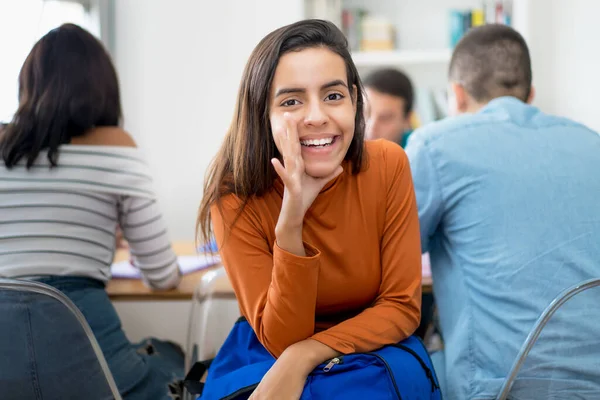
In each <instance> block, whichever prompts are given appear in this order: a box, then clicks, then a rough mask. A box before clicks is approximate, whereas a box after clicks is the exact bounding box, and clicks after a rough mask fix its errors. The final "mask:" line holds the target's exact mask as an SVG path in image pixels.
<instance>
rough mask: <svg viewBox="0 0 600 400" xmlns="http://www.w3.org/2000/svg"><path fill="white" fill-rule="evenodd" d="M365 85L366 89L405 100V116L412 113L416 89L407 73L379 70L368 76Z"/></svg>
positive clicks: (394, 70)
mask: <svg viewBox="0 0 600 400" xmlns="http://www.w3.org/2000/svg"><path fill="white" fill-rule="evenodd" d="M363 84H364V86H365V87H366V88H371V89H374V90H376V91H378V92H380V93H384V94H389V95H391V96H394V97H400V98H402V99H404V115H408V113H410V112H411V111H412V109H413V103H414V97H415V95H414V89H413V85H412V83H411V81H410V79H409V78H408V76H406V74H405V73H403V72H401V71H398V70H397V69H394V68H386V69H379V70H377V71H374V72H372V73H371V74H369V75H367V77H366V78H365V79H364V81H363Z"/></svg>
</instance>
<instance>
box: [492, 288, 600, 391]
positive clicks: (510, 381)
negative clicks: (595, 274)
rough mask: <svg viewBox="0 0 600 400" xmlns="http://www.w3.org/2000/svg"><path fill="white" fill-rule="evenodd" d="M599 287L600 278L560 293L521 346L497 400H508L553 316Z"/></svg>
mask: <svg viewBox="0 0 600 400" xmlns="http://www.w3.org/2000/svg"><path fill="white" fill-rule="evenodd" d="M597 286H600V279H599V278H596V279H589V280H586V281H583V282H581V283H579V284H577V285H574V286H572V287H570V288H568V289H567V290H565V291H564V292H562V293H560V294H559V295H558V296H557V297H556V298H555V299H554V300H553V301H552V302H551V303H550V304H549V305H548V307H546V309H545V310H544V311H543V312H542V314H541V315H540V317H539V318H538V320H537V321H536V323H535V325H534V326H533V328H532V330H531V332H530V333H529V335H528V336H527V338H526V339H525V342H523V345H522V346H521V350H520V351H519V353H518V355H517V358H516V359H515V361H514V363H513V365H512V367H511V369H510V371H509V373H508V375H507V378H506V380H505V381H504V384H503V385H502V387H501V389H500V393H499V394H498V396H497V397H496V399H497V400H506V399H507V397H508V396H509V393H510V391H511V389H512V387H513V385H514V383H515V380H516V378H517V374H518V373H519V370H520V369H521V367H522V366H523V363H525V360H526V358H527V356H528V355H529V352H530V351H531V349H532V348H533V346H534V345H535V343H536V341H537V340H538V338H539V336H540V335H541V334H542V331H543V329H544V327H546V325H547V324H548V322H549V321H550V319H551V318H552V316H553V315H554V314H555V313H556V311H557V310H558V309H559V308H561V307H562V306H563V305H564V304H565V303H566V302H567V301H569V300H570V299H571V298H573V297H574V296H576V295H577V294H579V293H581V292H584V291H586V290H589V289H592V288H595V287H597ZM596 333H597V332H596ZM556 345H559V344H558V343H557V344H556ZM597 350H598V353H600V349H597ZM598 374H600V371H599V372H598ZM538 395H540V396H541V397H540V398H542V397H543V394H542V393H538Z"/></svg>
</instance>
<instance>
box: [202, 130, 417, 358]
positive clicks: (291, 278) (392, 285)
mask: <svg viewBox="0 0 600 400" xmlns="http://www.w3.org/2000/svg"><path fill="white" fill-rule="evenodd" d="M365 146H366V150H367V154H368V156H367V157H368V158H367V160H368V162H367V168H366V169H365V170H364V171H363V172H361V173H359V174H357V175H352V174H351V173H350V171H349V170H350V166H349V165H346V166H345V168H344V172H343V173H342V175H340V176H339V177H338V178H336V179H335V180H334V181H332V182H330V183H328V184H327V185H326V186H325V188H323V190H322V191H321V193H320V194H319V195H318V196H317V198H316V200H315V201H314V203H313V204H312V206H311V208H310V209H309V210H308V212H307V214H306V216H305V218H304V227H303V240H304V246H305V248H306V253H307V256H306V257H299V256H296V255H293V254H290V253H288V252H286V251H284V250H282V249H280V248H279V247H278V246H277V244H276V243H275V225H276V224H277V218H278V216H279V211H280V209H281V203H282V196H283V189H284V188H283V183H282V182H281V181H280V180H277V181H276V182H275V185H274V187H273V189H272V190H271V191H270V192H269V193H267V194H266V195H264V196H262V197H256V198H252V199H250V201H249V202H248V204H247V205H246V207H245V208H244V211H243V212H242V214H241V216H240V217H239V219H238V220H237V221H236V222H235V224H234V225H233V228H232V229H228V227H229V226H231V222H232V221H233V219H234V218H235V216H236V215H237V211H238V209H239V204H240V200H239V199H238V198H237V197H236V196H234V195H228V196H226V197H225V198H223V199H222V201H221V205H222V211H223V214H222V215H221V214H220V212H219V210H218V207H217V206H216V205H213V207H212V209H211V215H212V219H213V229H214V233H215V236H216V239H217V244H218V245H219V248H220V254H221V258H222V260H223V264H224V266H225V269H226V270H227V274H228V275H229V278H230V279H231V283H232V285H233V288H234V290H235V293H236V295H237V298H238V301H239V304H240V309H241V312H242V314H243V315H244V316H245V317H246V318H247V319H248V321H249V323H250V325H251V326H252V328H253V329H254V331H255V332H256V335H257V337H258V339H259V340H260V342H261V343H262V344H263V345H264V346H265V347H266V348H267V350H269V352H271V354H273V355H274V356H276V357H278V356H279V355H281V353H282V352H283V351H284V350H285V349H286V348H287V347H288V346H290V345H292V344H294V343H296V342H299V341H301V340H304V339H307V338H312V339H315V340H318V341H320V342H322V343H324V344H326V345H327V346H329V347H331V348H333V349H335V350H337V351H339V352H341V353H344V354H347V353H352V352H360V351H371V350H375V349H377V348H379V347H381V346H383V345H385V344H390V343H396V342H398V341H400V340H402V339H404V338H406V337H408V336H409V335H411V334H412V333H413V332H414V330H415V329H416V328H417V326H418V324H419V319H420V305H421V246H420V238H419V221H418V214H417V206H416V202H415V195H414V190H413V183H412V178H411V173H410V169H409V164H408V160H407V157H406V155H405V154H404V151H403V150H402V149H401V148H400V146H398V145H396V144H394V143H391V142H386V141H383V140H378V141H374V142H367V143H366V144H365Z"/></svg>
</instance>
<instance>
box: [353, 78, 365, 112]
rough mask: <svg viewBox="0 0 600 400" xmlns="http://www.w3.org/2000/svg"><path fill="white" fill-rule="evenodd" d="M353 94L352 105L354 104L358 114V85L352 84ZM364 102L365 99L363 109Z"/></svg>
mask: <svg viewBox="0 0 600 400" xmlns="http://www.w3.org/2000/svg"><path fill="white" fill-rule="evenodd" d="M350 95H351V96H352V105H353V106H354V113H355V114H356V110H357V107H358V106H357V103H358V102H357V100H358V88H357V87H356V85H352V93H351V94H350ZM364 104H365V101H363V111H364Z"/></svg>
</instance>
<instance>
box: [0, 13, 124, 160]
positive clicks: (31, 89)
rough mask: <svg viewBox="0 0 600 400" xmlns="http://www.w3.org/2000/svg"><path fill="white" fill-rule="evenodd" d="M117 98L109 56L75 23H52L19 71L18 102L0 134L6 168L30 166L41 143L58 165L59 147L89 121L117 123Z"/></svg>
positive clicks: (0, 150)
mask: <svg viewBox="0 0 600 400" xmlns="http://www.w3.org/2000/svg"><path fill="white" fill-rule="evenodd" d="M120 122H121V100H120V95H119V83H118V79H117V73H116V71H115V68H114V66H113V64H112V61H111V59H110V56H109V55H108V53H107V52H106V50H105V49H104V47H103V46H102V44H101V43H100V41H99V40H98V39H96V38H95V37H94V36H93V35H92V34H90V33H89V32H87V31H86V30H84V29H82V28H80V27H79V26H77V25H73V24H65V25H62V26H60V27H59V28H56V29H53V30H51V31H50V32H48V33H47V34H46V35H45V36H44V37H42V38H41V39H40V40H39V41H38V42H37V43H36V44H35V45H34V46H33V49H32V50H31V52H30V53H29V55H28V56H27V59H26V60H25V63H24V64H23V67H22V68H21V72H20V74H19V108H18V109H17V112H16V113H15V115H14V117H13V119H12V121H11V122H10V123H9V124H8V125H6V126H5V127H4V129H3V133H2V136H0V154H1V156H2V159H3V161H4V164H5V165H6V167H7V168H11V167H13V166H15V164H17V163H18V162H19V160H21V159H22V158H25V159H26V160H27V168H29V167H31V166H32V165H33V164H34V162H35V160H36V158H37V157H38V155H39V153H40V151H41V150H43V149H47V150H48V160H49V161H50V164H51V165H52V166H56V165H57V161H58V147H59V146H60V145H61V144H66V143H69V142H70V141H71V138H73V137H76V136H81V135H83V134H84V133H85V132H87V131H89V130H90V129H92V128H94V127H100V126H117V125H119V123H120Z"/></svg>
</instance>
